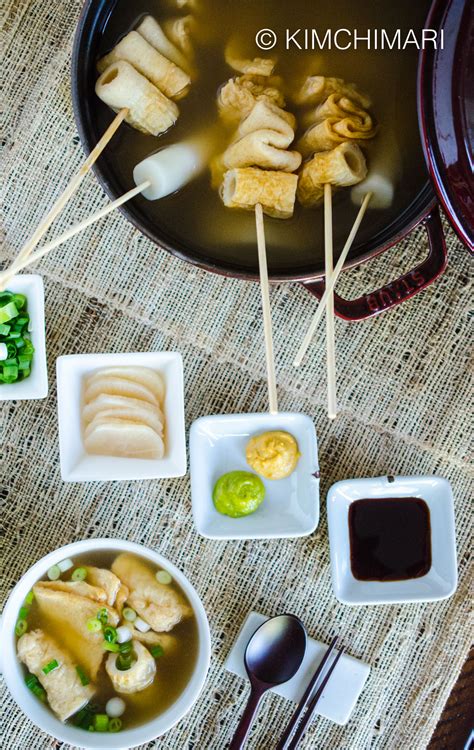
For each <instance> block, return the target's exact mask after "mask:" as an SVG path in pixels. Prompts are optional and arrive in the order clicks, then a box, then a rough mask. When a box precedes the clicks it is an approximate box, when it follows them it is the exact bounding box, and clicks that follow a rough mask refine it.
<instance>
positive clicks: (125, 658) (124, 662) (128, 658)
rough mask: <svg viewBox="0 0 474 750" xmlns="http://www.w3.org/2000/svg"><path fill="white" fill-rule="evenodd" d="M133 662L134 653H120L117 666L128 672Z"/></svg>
mask: <svg viewBox="0 0 474 750" xmlns="http://www.w3.org/2000/svg"><path fill="white" fill-rule="evenodd" d="M132 662H133V654H132V652H130V653H129V654H119V655H118V656H117V658H116V660H115V666H116V667H117V669H119V670H120V671H121V672H126V671H127V669H130V667H131V666H132Z"/></svg>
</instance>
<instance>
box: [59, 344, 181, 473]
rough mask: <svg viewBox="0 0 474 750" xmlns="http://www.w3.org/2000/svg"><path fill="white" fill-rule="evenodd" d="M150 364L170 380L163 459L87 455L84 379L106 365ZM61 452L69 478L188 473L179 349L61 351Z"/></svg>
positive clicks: (167, 383) (166, 400) (166, 385)
mask: <svg viewBox="0 0 474 750" xmlns="http://www.w3.org/2000/svg"><path fill="white" fill-rule="evenodd" d="M124 366H130V367H134V366H137V367H150V368H151V369H152V370H157V371H158V372H159V373H160V374H161V375H162V376H163V378H164V381H165V388H166V393H165V404H164V413H165V420H166V425H165V447H166V451H165V455H164V457H163V458H162V459H159V460H158V459H156V460H155V459H153V460H151V459H150V460H145V459H140V458H116V457H114V456H91V455H88V454H87V453H86V451H85V448H84V443H83V439H82V437H83V424H82V406H83V403H82V400H83V385H84V379H85V377H87V376H88V375H90V374H91V373H93V372H95V371H96V370H99V369H100V368H102V367H124ZM56 372H57V380H58V418H59V452H60V463H61V476H62V478H63V480H64V481H65V482H92V481H115V480H130V479H161V478H164V477H181V476H183V475H184V474H186V433H185V425H184V386H183V360H182V357H181V354H179V353H177V352H141V353H139V352H134V353H130V354H71V355H67V356H64V357H58V359H57V362H56Z"/></svg>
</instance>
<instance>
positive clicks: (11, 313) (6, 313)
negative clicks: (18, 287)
mask: <svg viewBox="0 0 474 750" xmlns="http://www.w3.org/2000/svg"><path fill="white" fill-rule="evenodd" d="M17 315H18V309H17V307H16V305H15V303H14V302H7V304H6V305H4V306H3V307H0V323H8V321H9V320H12V318H16V317H17Z"/></svg>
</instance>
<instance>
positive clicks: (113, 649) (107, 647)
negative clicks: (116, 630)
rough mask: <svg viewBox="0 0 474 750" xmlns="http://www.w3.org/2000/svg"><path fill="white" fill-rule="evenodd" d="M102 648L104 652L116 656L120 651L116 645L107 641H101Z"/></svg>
mask: <svg viewBox="0 0 474 750" xmlns="http://www.w3.org/2000/svg"><path fill="white" fill-rule="evenodd" d="M102 647H103V649H104V651H111V652H112V653H113V654H117V653H118V652H119V651H120V646H119V644H118V643H109V642H108V641H102Z"/></svg>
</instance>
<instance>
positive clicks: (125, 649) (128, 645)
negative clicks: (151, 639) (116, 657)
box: [119, 641, 133, 654]
mask: <svg viewBox="0 0 474 750" xmlns="http://www.w3.org/2000/svg"><path fill="white" fill-rule="evenodd" d="M132 648H133V643H132V641H125V643H120V644H119V651H120V653H121V654H129V653H131V651H132Z"/></svg>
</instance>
